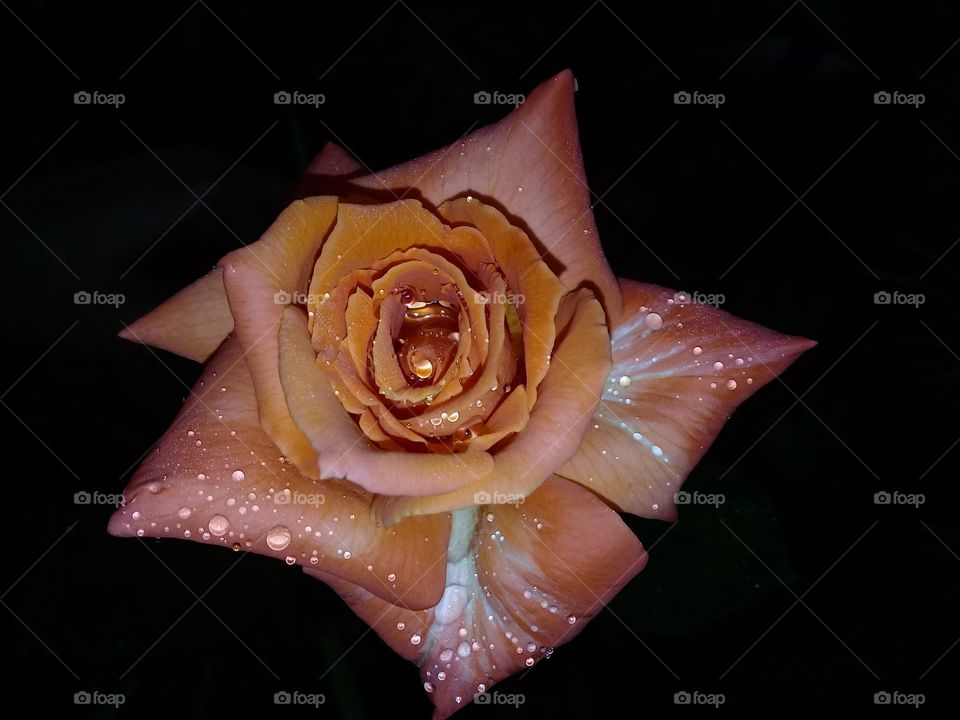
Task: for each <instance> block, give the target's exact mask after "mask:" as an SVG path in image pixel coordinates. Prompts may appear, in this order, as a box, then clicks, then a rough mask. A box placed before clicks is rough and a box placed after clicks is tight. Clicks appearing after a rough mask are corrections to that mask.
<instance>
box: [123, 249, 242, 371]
mask: <svg viewBox="0 0 960 720" xmlns="http://www.w3.org/2000/svg"><path fill="white" fill-rule="evenodd" d="M232 330H233V316H232V315H231V314H230V306H229V305H228V304H227V295H226V293H225V292H224V290H223V273H222V271H221V270H220V268H217V269H215V270H213V271H212V272H210V273H208V274H207V275H204V276H203V277H202V278H200V279H199V280H197V281H196V282H194V283H192V284H190V285H187V287H185V288H184V289H183V290H181V291H180V292H178V293H177V294H176V295H174V296H173V297H172V298H170V299H169V300H167V301H166V302H165V303H163V304H162V305H160V306H159V307H157V308H154V309H153V310H151V311H150V312H148V313H147V314H146V315H144V316H143V317H141V318H140V319H139V320H137V321H135V322H133V323H132V324H130V325H128V326H127V327H125V328H124V329H123V330H121V331H120V337H122V338H124V339H126V340H133V341H134V342H140V343H143V344H145V345H152V346H153V347H158V348H162V349H163V350H169V351H170V352H172V353H176V354H177V355H181V356H183V357H185V358H189V359H190V360H196V361H197V362H205V361H206V359H207V358H208V357H210V356H211V355H212V354H213V351H214V350H216V349H217V348H218V347H219V346H220V343H222V342H223V339H224V338H225V337H226V336H227V335H229V334H230V332H231V331H232Z"/></svg>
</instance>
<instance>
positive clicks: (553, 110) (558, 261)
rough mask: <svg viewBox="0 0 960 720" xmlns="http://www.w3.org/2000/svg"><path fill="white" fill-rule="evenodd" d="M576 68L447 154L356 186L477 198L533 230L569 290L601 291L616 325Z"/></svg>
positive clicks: (436, 200) (616, 292)
mask: <svg viewBox="0 0 960 720" xmlns="http://www.w3.org/2000/svg"><path fill="white" fill-rule="evenodd" d="M574 89H575V87H574V78H573V74H572V73H571V72H570V71H569V70H565V71H564V72H562V73H560V74H559V75H557V76H555V77H553V78H551V79H550V80H547V81H546V82H544V83H543V84H541V85H540V86H538V87H537V88H536V89H535V90H534V91H533V92H532V93H531V94H530V96H529V97H528V98H527V99H526V101H525V102H524V103H523V105H521V106H520V107H519V108H517V110H515V111H514V112H512V113H511V114H510V115H508V116H507V117H505V118H504V119H503V120H501V121H500V122H498V123H496V124H495V125H490V126H489V127H485V128H481V129H480V130H477V131H476V132H474V133H472V134H471V135H469V136H467V137H466V138H464V139H463V140H462V141H461V142H457V143H455V144H453V145H450V146H448V147H447V148H444V149H442V150H437V151H435V152H432V153H429V154H428V155H424V156H423V157H420V158H418V159H416V160H412V161H410V162H407V163H404V164H402V165H398V166H396V167H393V168H390V169H389V170H384V171H382V172H378V173H374V174H373V175H367V176H365V177H360V178H357V179H356V180H354V181H352V182H353V184H354V185H355V186H357V187H361V188H367V189H369V190H384V189H385V188H386V189H388V190H390V191H392V192H393V193H404V192H406V191H408V190H409V189H415V190H416V191H417V192H418V193H419V197H422V198H423V199H425V200H427V201H429V202H430V203H432V204H433V205H435V206H436V205H440V203H442V202H443V201H445V200H448V199H450V198H453V197H457V196H459V195H465V194H467V193H471V194H473V195H475V196H479V197H480V199H481V200H483V201H484V202H493V203H495V204H496V205H497V206H498V207H499V208H500V209H501V210H503V211H504V212H505V213H506V214H507V216H508V217H509V218H510V219H511V222H513V223H514V224H515V225H518V226H520V227H523V229H525V230H528V231H529V232H528V234H529V235H530V237H531V238H533V239H534V241H535V242H536V243H537V245H538V248H539V249H540V251H541V252H545V253H547V255H546V256H545V258H544V259H545V260H546V262H547V264H548V265H549V266H550V267H551V268H552V269H553V271H554V272H555V274H556V275H557V276H558V277H559V278H560V280H561V281H562V282H563V284H564V285H565V286H566V287H567V288H568V289H571V290H572V289H574V288H577V287H580V286H581V285H583V284H587V285H588V286H590V287H592V288H594V289H595V290H596V292H597V293H598V296H599V298H600V301H601V302H602V304H603V306H604V308H605V309H606V311H607V316H608V318H609V320H610V321H611V322H615V321H616V320H617V319H618V318H619V317H620V305H621V299H620V288H619V286H618V285H617V280H616V278H615V277H614V275H613V273H612V271H611V270H610V267H609V266H608V265H607V261H606V259H605V257H604V255H603V249H602V248H601V247H600V243H599V241H598V240H597V229H596V225H595V224H594V221H593V212H592V211H591V209H590V193H589V190H588V189H587V185H586V179H585V174H584V170H583V158H582V156H581V152H580V142H579V139H578V136H577V119H576V115H575V113H574V104H573V93H574Z"/></svg>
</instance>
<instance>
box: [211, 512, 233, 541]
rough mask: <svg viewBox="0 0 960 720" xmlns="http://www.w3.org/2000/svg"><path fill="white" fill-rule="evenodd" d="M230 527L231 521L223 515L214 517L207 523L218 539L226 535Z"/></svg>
mask: <svg viewBox="0 0 960 720" xmlns="http://www.w3.org/2000/svg"><path fill="white" fill-rule="evenodd" d="M229 527H230V521H229V520H227V518H225V517H224V516H223V515H214V516H213V517H212V518H210V520H208V521H207V529H208V530H209V531H210V532H211V533H212V534H214V535H216V536H217V537H221V536H222V535H225V534H226V532H227V529H228V528H229Z"/></svg>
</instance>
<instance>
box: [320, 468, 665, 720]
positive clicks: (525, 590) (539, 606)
mask: <svg viewBox="0 0 960 720" xmlns="http://www.w3.org/2000/svg"><path fill="white" fill-rule="evenodd" d="M646 560H647V555H646V552H645V551H644V550H643V547H642V546H641V545H640V542H639V541H638V540H637V539H636V537H635V536H634V535H633V533H632V532H630V530H629V529H628V528H627V527H626V526H625V525H624V524H623V522H622V521H621V520H620V518H619V517H618V516H617V514H616V513H615V512H613V511H612V510H610V509H609V508H608V507H606V505H604V503H603V502H601V501H600V500H599V499H598V498H596V497H594V496H593V495H592V494H590V493H589V492H586V491H585V490H583V489H581V488H579V487H578V486H577V485H575V484H573V483H570V482H567V481H564V480H561V479H559V478H553V479H550V480H548V481H546V482H545V483H543V484H542V485H541V486H540V488H539V489H538V490H537V492H536V493H534V494H533V495H531V496H530V497H529V498H527V501H526V503H524V504H523V505H519V506H511V505H499V506H496V507H486V508H484V507H481V508H479V512H476V511H475V509H473V508H470V509H467V510H463V511H460V512H459V513H458V514H457V515H455V517H454V521H453V528H452V529H451V544H450V554H449V556H448V564H447V576H446V583H447V587H446V590H445V591H444V594H443V598H442V599H441V600H440V602H439V603H438V604H437V606H436V607H435V608H433V609H430V610H426V611H422V612H411V611H408V610H403V609H401V608H397V607H394V606H392V605H390V604H389V603H386V602H383V601H382V600H379V599H378V598H375V597H373V596H371V595H370V593H369V592H367V591H365V590H363V589H361V588H357V587H356V586H353V585H351V584H350V583H348V582H343V581H342V580H336V579H334V578H330V577H323V576H321V579H324V581H326V582H328V583H329V584H330V585H331V586H332V587H333V588H334V589H335V590H336V591H337V592H338V593H339V594H340V595H341V596H342V597H343V598H344V600H345V601H346V602H347V603H348V604H349V605H350V607H351V608H353V610H354V612H356V613H357V614H358V615H359V616H360V617H361V618H362V619H363V620H364V621H366V622H368V623H369V624H370V625H371V626H372V627H373V628H374V629H375V630H376V631H377V633H378V634H379V635H380V637H381V638H383V640H384V641H385V642H386V643H387V644H388V645H390V647H391V648H393V649H394V650H395V651H396V652H398V653H399V654H400V655H402V656H403V657H405V658H407V659H408V660H412V661H413V662H415V663H417V665H418V666H419V667H420V675H421V679H422V680H423V682H424V687H425V689H428V692H430V699H431V701H432V702H433V703H434V705H435V706H436V712H435V714H434V718H435V719H439V718H445V717H447V716H449V715H450V714H452V713H454V712H455V711H456V710H458V709H459V708H461V707H463V706H464V705H466V704H469V703H470V702H471V701H472V700H473V696H474V694H475V693H478V692H483V691H485V690H489V689H490V688H491V687H492V686H493V685H494V684H495V683H497V682H499V681H500V680H502V679H504V678H505V677H508V676H510V675H512V674H514V673H516V672H520V671H523V670H526V669H528V668H529V667H531V666H533V665H535V664H536V663H537V662H538V661H540V660H541V659H543V658H545V657H549V655H550V654H552V652H553V650H554V648H556V647H558V646H559V645H562V644H564V643H566V642H568V641H570V640H571V639H572V638H573V637H574V636H576V635H577V634H578V633H579V632H580V631H581V630H582V629H583V627H584V625H585V624H586V623H587V622H589V621H590V620H591V619H592V618H593V617H594V616H596V615H597V614H598V613H599V612H600V611H601V610H602V609H603V607H604V606H605V605H606V604H607V603H609V602H610V600H611V599H612V598H613V596H614V595H615V594H616V593H617V592H618V591H619V590H620V588H622V587H623V586H624V585H625V584H626V583H627V582H628V581H629V580H630V579H631V578H632V577H633V576H634V575H636V574H637V573H638V572H639V571H640V570H642V569H643V566H644V565H645V563H646ZM458 699H459V700H458Z"/></svg>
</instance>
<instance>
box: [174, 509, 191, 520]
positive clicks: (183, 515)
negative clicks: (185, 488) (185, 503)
mask: <svg viewBox="0 0 960 720" xmlns="http://www.w3.org/2000/svg"><path fill="white" fill-rule="evenodd" d="M192 514H193V511H192V510H191V509H190V508H188V507H182V508H180V509H179V510H177V517H179V518H180V519H181V520H186V519H187V518H188V517H190V515H192Z"/></svg>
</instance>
